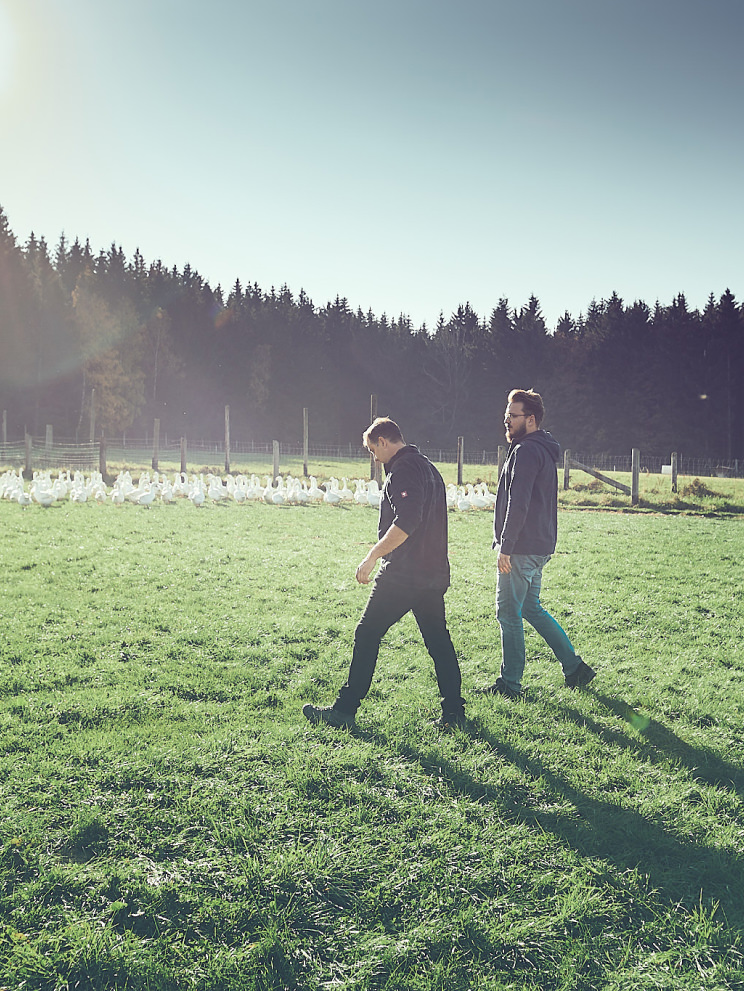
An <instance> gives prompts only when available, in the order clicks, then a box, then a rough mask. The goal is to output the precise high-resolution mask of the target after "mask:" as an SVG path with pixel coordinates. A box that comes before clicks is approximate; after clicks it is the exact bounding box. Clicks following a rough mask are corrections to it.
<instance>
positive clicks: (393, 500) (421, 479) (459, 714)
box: [302, 417, 465, 730]
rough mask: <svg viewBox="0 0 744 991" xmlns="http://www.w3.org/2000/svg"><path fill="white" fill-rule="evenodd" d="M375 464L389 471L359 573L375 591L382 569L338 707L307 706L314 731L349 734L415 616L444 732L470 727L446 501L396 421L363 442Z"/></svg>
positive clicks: (379, 426)
mask: <svg viewBox="0 0 744 991" xmlns="http://www.w3.org/2000/svg"><path fill="white" fill-rule="evenodd" d="M362 440H363V442H364V446H365V447H366V448H367V450H368V451H369V452H370V453H371V454H373V455H374V457H375V460H376V461H378V462H379V463H380V464H384V465H385V484H384V486H383V488H382V498H381V501H380V517H379V522H378V525H377V536H378V540H377V543H376V544H375V545H374V547H372V549H371V550H370V551H369V553H368V554H367V556H366V557H365V558H364V560H363V561H362V562H361V563H360V564H359V566H358V567H357V569H356V580H357V581H358V582H359V583H360V584H361V585H367V584H369V582H370V580H371V576H372V571H373V570H374V567H375V564H376V563H377V561H378V560H379V559H380V558H382V565H381V566H380V570H379V571H378V573H377V576H376V578H375V584H374V588H373V589H372V592H371V594H370V597H369V600H368V602H367V606H366V608H365V610H364V612H363V613H362V617H361V619H360V620H359V623H358V624H357V628H356V631H355V633H354V651H353V654H352V657H351V666H350V668H349V675H348V678H347V681H346V684H345V685H343V686H342V687H341V689H340V690H339V693H338V698H337V699H336V701H335V702H334V703H333V705H332V706H326V707H320V706H316V705H310V704H309V703H308V704H307V705H305V706H304V707H303V709H302V712H303V714H304V716H305V718H306V719H309V720H310V722H311V723H319V722H324V723H328V724H329V725H330V726H337V727H350V726H353V725H354V717H355V714H356V711H357V709H358V708H359V705H360V704H361V701H362V699H363V698H364V697H365V696H366V695H367V692H368V691H369V689H370V685H371V684H372V676H373V674H374V671H375V666H376V664H377V655H378V653H379V650H380V642H381V640H382V638H383V637H384V635H385V634H386V633H387V631H388V630H389V629H390V627H391V626H392V625H393V624H394V623H397V622H398V620H399V619H402V618H403V616H405V615H406V613H407V612H412V613H413V615H414V617H415V619H416V622H417V623H418V627H419V629H420V630H421V635H422V636H423V638H424V643H425V644H426V649H427V650H428V651H429V654H430V655H431V658H432V660H433V661H434V670H435V672H436V676H437V683H438V685H439V693H440V695H441V697H442V715H441V716H440V717H439V718H438V719H435V720H434V725H435V726H436V727H437V728H439V729H444V730H448V729H454V728H456V727H460V728H462V727H464V726H465V710H464V701H463V699H462V696H461V694H460V691H461V677H460V666H459V664H458V663H457V655H456V654H455V648H454V647H453V646H452V640H451V638H450V635H449V630H448V629H447V623H446V620H445V614H444V593H445V592H446V591H447V589H448V588H449V584H450V567H449V558H448V555H447V496H446V491H445V487H444V481H443V480H442V476H441V475H440V474H439V472H438V471H437V469H436V468H435V467H434V465H433V464H432V463H431V461H429V459H428V458H426V457H424V455H423V454H422V453H421V452H420V451H419V449H418V448H417V447H415V445H413V444H406V442H405V440H404V439H403V434H402V433H401V431H400V427H399V426H398V424H397V423H396V422H395V421H394V420H390V419H388V418H387V417H378V418H377V419H376V420H375V421H374V423H372V424H371V425H370V426H369V427H368V428H367V430H365V432H364V435H363V437H362Z"/></svg>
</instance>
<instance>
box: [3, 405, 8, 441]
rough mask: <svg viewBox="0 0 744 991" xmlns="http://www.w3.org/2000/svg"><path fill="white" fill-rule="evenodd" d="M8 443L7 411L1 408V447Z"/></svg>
mask: <svg viewBox="0 0 744 991" xmlns="http://www.w3.org/2000/svg"><path fill="white" fill-rule="evenodd" d="M7 443H8V411H7V410H6V409H4V410H3V447H5V445H6V444H7Z"/></svg>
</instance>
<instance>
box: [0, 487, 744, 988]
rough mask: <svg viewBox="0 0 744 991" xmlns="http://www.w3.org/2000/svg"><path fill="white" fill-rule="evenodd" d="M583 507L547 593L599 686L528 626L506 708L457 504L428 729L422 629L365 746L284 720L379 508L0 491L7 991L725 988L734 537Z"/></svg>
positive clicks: (322, 646) (737, 966)
mask: <svg viewBox="0 0 744 991" xmlns="http://www.w3.org/2000/svg"><path fill="white" fill-rule="evenodd" d="M492 470H494V469H492ZM319 474H320V473H319ZM346 474H347V475H349V477H352V474H353V473H352V472H346ZM449 480H453V479H448V481H449ZM583 481H584V482H589V476H584V479H583ZM664 482H665V483H666V484H667V485H668V482H669V480H668V479H665V480H664ZM685 483H686V484H691V483H690V481H689V480H685ZM706 483H707V484H708V486H709V489H710V490H715V491H720V490H721V487H722V486H723V485H726V484H727V483H726V480H718V479H715V480H706ZM719 483H720V485H719ZM584 491H585V496H586V499H589V500H591V499H594V500H601V499H602V498H603V496H604V495H605V494H606V493H605V492H604V491H598V490H596V489H594V490H592V489H587V490H584ZM667 494H668V490H667ZM667 494H664V493H661V492H660V493H659V495H660V498H661V495H664V499H665V500H666V499H667ZM581 497H582V490H579V491H578V492H577V493H576V501H577V505H576V507H575V508H574V509H569V510H562V511H561V514H560V521H559V529H560V538H559V547H558V551H557V553H556V555H555V556H554V558H553V560H552V561H551V562H550V564H549V565H548V567H547V568H546V571H545V578H544V593H543V599H544V602H545V604H546V606H547V607H548V608H549V609H551V611H552V612H553V613H554V614H555V615H556V617H557V618H558V619H559V621H560V622H561V623H562V624H563V625H564V626H565V628H566V630H567V632H568V633H569V635H570V636H571V638H572V640H573V642H574V644H575V645H576V648H577V650H578V651H579V652H580V653H581V654H582V655H583V657H584V658H585V660H587V661H588V662H589V663H590V664H592V666H594V667H595V668H596V669H597V671H598V676H597V678H596V680H595V681H594V682H593V683H592V685H591V686H590V688H589V689H588V690H585V691H583V692H576V693H572V692H570V691H568V690H567V689H566V688H565V687H564V686H563V680H562V677H561V673H560V670H559V668H558V665H557V664H556V663H555V662H553V661H551V658H550V655H549V652H548V651H547V649H546V648H545V645H544V644H543V642H542V641H541V640H540V639H539V638H537V637H536V635H534V634H532V633H528V636H527V646H528V666H527V671H526V684H527V686H528V690H527V694H526V698H525V699H524V700H523V701H519V702H511V701H509V700H506V699H502V698H500V697H498V698H488V697H486V698H484V697H479V696H477V695H476V694H474V693H473V689H474V688H476V687H477V686H480V685H484V684H487V683H489V682H491V681H493V680H494V678H495V677H496V675H497V674H498V667H499V663H500V648H499V642H498V641H499V637H498V627H497V624H496V621H495V618H494V615H493V598H494V591H495V581H496V574H495V562H494V558H493V555H492V553H491V551H490V539H491V518H490V514H489V513H487V512H475V511H474V512H471V513H465V514H458V513H452V514H451V515H450V550H451V561H452V571H453V585H452V588H451V589H450V591H449V592H448V595H447V605H448V618H449V624H450V628H451V631H452V635H453V640H454V642H455V645H456V647H457V650H458V653H459V656H460V658H461V666H462V670H463V679H464V693H465V696H466V698H467V700H468V707H467V714H468V718H469V728H468V730H467V731H465V732H460V731H457V732H455V733H452V734H446V735H441V734H439V733H438V732H437V731H436V730H435V729H434V728H433V727H431V726H430V725H429V721H430V720H431V719H433V718H434V717H435V716H436V715H437V714H438V697H437V691H436V683H435V680H434V673H433V665H432V663H431V661H430V659H429V657H428V655H427V654H426V651H425V649H424V647H423V645H422V643H421V641H420V637H419V634H418V630H417V628H416V625H415V623H414V621H413V620H412V618H411V617H406V619H404V620H403V621H402V622H401V623H400V624H398V625H397V626H396V627H394V628H393V629H392V630H391V631H390V633H389V634H388V636H387V637H386V639H385V641H384V643H383V648H382V651H381V654H380V661H379V665H378V669H377V675H376V678H375V681H374V683H373V688H372V691H371V693H370V695H369V697H368V699H367V700H366V702H365V704H364V706H363V708H362V709H361V710H360V713H359V715H358V726H357V729H356V730H355V731H353V732H349V731H337V730H333V729H330V728H329V727H326V726H318V727H312V726H310V725H309V724H308V723H307V722H306V721H305V720H304V719H303V717H302V714H301V709H302V705H303V703H305V702H308V701H309V702H316V703H320V704H330V703H331V702H332V701H333V698H334V695H335V691H336V688H337V687H338V685H339V684H340V683H341V682H342V681H343V679H344V678H345V674H346V670H347V666H348V661H349V656H350V648H351V643H352V638H353V631H354V626H355V624H356V621H357V619H358V616H359V613H360V611H361V609H362V607H363V605H364V603H365V601H366V598H367V595H368V589H367V588H363V587H361V586H359V585H357V583H356V582H355V580H354V570H355V568H356V565H357V563H358V562H359V561H360V560H361V558H362V557H363V556H364V554H365V553H366V550H367V548H368V547H369V546H370V545H371V543H372V542H373V540H374V536H375V529H376V513H375V512H374V511H373V510H371V509H368V508H366V507H359V506H356V505H349V504H347V505H341V506H327V505H322V504H321V505H313V506H306V507H299V506H269V505H265V504H263V503H248V504H245V505H243V506H238V505H235V504H227V503H218V504H207V505H205V506H204V507H202V508H200V509H196V508H195V507H193V506H192V505H191V503H189V502H188V501H184V500H181V501H179V502H178V503H177V504H175V505H161V504H155V505H153V507H152V508H150V509H148V508H145V507H140V506H135V505H131V504H124V505H123V506H119V507H116V506H113V505H110V504H105V505H95V504H91V503H87V504H84V505H74V504H70V503H59V504H56V505H54V506H52V507H51V508H49V509H46V510H45V509H42V508H41V507H39V506H30V507H28V508H27V509H22V508H21V507H20V506H18V505H16V504H14V503H8V502H0V527H2V534H3V537H2V542H1V543H0V559H1V560H2V570H3V577H4V581H3V591H2V596H1V597H0V617H1V621H0V989H2V991H11V989H12V991H21V989H23V991H31V989H39V991H42V989H43V991H71V989H82V991H85V989H125V988H126V989H136V991H144V989H148V991H150V989H152V991H156V989H157V991H165V989H168V991H170V989H173V991H175V989H178V991H181V989H199V991H217V989H220V991H221V989H226V991H238V989H240V991H254V989H256V991H258V989H260V991H279V989H301V991H331V989H344V991H346V989H349V991H351V989H353V991H372V989H375V991H378V989H379V991H382V989H385V991H440V989H441V991H486V989H488V991H496V989H499V991H501V989H515V991H516V989H519V991H523V989H527V991H536V989H553V991H559V989H560V991H596V989H612V991H625V989H634V991H646V989H649V991H650V989H669V991H672V989H674V991H680V989H682V991H701V989H709V991H722V989H737V988H739V989H741V988H744V941H743V939H742V927H743V926H744V799H743V796H744V770H743V767H744V737H743V735H742V723H743V721H744V691H743V689H742V684H743V680H742V675H743V673H744V647H743V646H742V644H743V643H744V522H742V521H741V520H740V519H738V518H736V517H735V516H732V515H725V514H726V513H727V512H729V510H727V509H725V508H721V507H720V506H719V507H717V508H716V507H714V506H712V504H708V506H707V508H706V505H705V503H704V500H705V499H706V498H711V497H709V496H704V495H701V494H700V492H698V493H697V494H694V493H693V494H691V495H690V497H689V504H690V507H692V508H691V509H688V510H687V511H684V510H682V509H681V508H680V507H677V511H670V510H669V508H667V509H666V510H665V509H664V508H663V507H658V506H657V507H656V509H655V510H654V511H651V509H650V507H649V506H646V507H643V506H642V507H641V508H642V509H645V511H643V512H640V513H632V514H631V513H625V512H596V511H593V509H592V504H591V502H589V503H586V502H585V503H583V504H582V503H581V502H580V501H579V500H580V498H581ZM612 498H614V496H612ZM621 498H623V500H624V504H627V503H628V502H629V500H627V499H626V498H625V497H621ZM727 498H728V496H727ZM737 498H738V495H737V494H736V492H735V491H734V490H733V489H732V495H731V496H730V499H729V503H728V504H729V505H731V506H733V505H736V500H737ZM693 511H694V512H696V513H697V515H693ZM716 511H718V515H717V516H716V515H714V513H715V512H716ZM705 513H708V514H709V515H705ZM722 514H723V515H722Z"/></svg>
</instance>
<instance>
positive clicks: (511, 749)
mask: <svg viewBox="0 0 744 991" xmlns="http://www.w3.org/2000/svg"><path fill="white" fill-rule="evenodd" d="M357 735H363V736H365V737H367V738H368V739H370V740H372V741H374V742H375V743H376V744H378V745H383V746H385V747H386V748H389V749H391V750H393V751H396V752H398V753H399V754H400V755H401V756H403V757H406V758H408V759H413V760H415V761H417V763H418V764H419V765H420V766H421V767H422V769H423V770H424V771H425V772H426V773H427V774H430V775H431V776H432V778H434V779H435V780H436V781H437V783H438V786H439V787H440V788H441V787H442V785H446V786H447V788H448V789H449V791H450V793H451V794H452V795H453V796H455V797H456V796H457V795H461V796H464V797H467V798H469V799H471V800H473V801H475V802H479V803H483V802H489V803H493V804H494V805H496V806H498V808H499V810H500V813H501V815H502V816H503V818H504V819H505V820H506V821H507V822H511V823H524V824H527V825H530V826H534V827H535V828H536V829H539V830H540V831H541V832H546V833H551V834H552V835H553V836H554V837H555V838H556V839H557V840H559V841H560V842H561V843H563V844H565V845H566V846H567V847H569V848H571V849H572V850H574V851H575V852H576V853H578V854H579V855H580V856H582V857H585V858H591V859H599V860H605V861H607V862H608V863H611V864H614V865H615V867H616V868H617V869H618V870H619V871H620V872H621V873H622V872H624V871H629V870H637V871H639V872H640V873H641V874H643V875H645V876H647V877H648V881H649V884H650V885H651V887H652V889H654V890H655V891H656V892H657V894H658V896H659V897H661V898H663V899H664V900H667V901H668V902H669V904H670V905H671V906H680V907H683V908H684V909H686V910H687V911H688V912H690V913H694V912H696V911H699V909H700V907H701V905H707V906H708V907H709V908H710V909H711V910H713V909H714V907H715V906H716V905H717V906H719V907H720V910H721V911H722V912H723V913H724V914H725V916H726V920H727V923H728V925H729V926H730V927H732V928H734V929H739V928H741V926H742V925H744V903H743V902H742V899H741V892H742V890H744V861H742V859H741V858H738V857H737V856H735V855H734V854H732V853H730V852H728V851H726V850H722V849H718V848H715V847H711V846H706V845H705V844H704V843H698V842H695V841H693V840H686V839H681V838H680V837H678V836H675V835H674V834H673V833H672V832H671V831H670V829H669V828H668V827H667V826H666V825H664V824H663V823H661V822H659V821H654V820H652V819H651V818H647V817H646V816H644V815H643V814H642V813H641V812H639V811H635V810H633V809H628V808H624V807H623V806H622V805H621V804H620V801H619V799H620V796H618V801H617V802H614V801H611V800H608V801H603V800H601V799H597V798H592V797H590V796H589V795H587V794H586V793H585V792H583V791H580V790H578V789H577V788H575V787H574V786H573V785H572V784H570V783H569V782H568V781H567V780H566V779H565V778H563V777H561V776H560V775H559V774H557V773H556V772H555V770H554V769H553V768H551V767H550V766H549V765H548V764H547V763H545V762H544V761H543V760H541V759H540V758H539V757H535V756H533V755H532V754H528V753H526V752H525V751H524V750H522V749H520V748H519V747H518V746H515V745H514V744H512V743H511V742H509V741H507V740H504V739H500V738H497V737H496V736H495V735H494V734H492V733H490V732H489V731H488V730H486V729H484V728H483V727H482V726H473V727H472V729H471V731H470V733H469V735H470V736H472V737H473V738H476V739H478V740H481V741H482V742H484V743H485V744H487V745H488V746H489V747H490V748H491V750H492V751H493V752H494V753H495V754H497V755H498V756H499V757H501V758H502V759H503V760H505V761H508V762H509V763H510V764H512V765H513V766H515V767H517V768H519V770H520V771H521V772H522V774H523V775H524V777H525V778H526V779H527V781H526V782H525V784H523V785H522V784H520V783H514V782H508V783H506V784H505V785H503V786H499V785H492V784H486V783H484V782H483V781H480V780H478V779H477V778H476V777H474V776H473V775H472V774H471V773H470V772H469V771H468V770H466V769H465V768H464V767H463V766H462V765H461V764H459V763H458V762H457V761H453V760H450V759H449V758H446V757H444V755H442V754H441V753H439V754H436V755H434V756H432V755H429V754H427V753H425V752H424V751H423V750H419V749H418V748H416V747H413V746H410V745H407V744H401V742H400V740H397V741H396V740H394V739H390V738H388V737H387V736H385V734H383V733H379V732H375V733H369V734H368V733H359V732H358V731H357ZM675 739H676V738H675ZM613 742H615V741H613ZM534 785H538V789H537V790H538V791H539V790H545V789H547V790H549V791H550V792H551V793H552V796H553V798H559V799H561V800H562V803H561V804H562V808H561V809H560V810H556V809H555V808H552V807H551V805H552V804H554V803H552V802H551V801H550V800H548V801H546V800H545V799H544V798H541V799H538V798H536V797H535V794H534V792H535V789H534ZM566 803H568V804H570V806H571V808H569V809H566V808H565V806H566Z"/></svg>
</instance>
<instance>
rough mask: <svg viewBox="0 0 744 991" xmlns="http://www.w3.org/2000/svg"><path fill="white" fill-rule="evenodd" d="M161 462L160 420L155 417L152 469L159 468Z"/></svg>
mask: <svg viewBox="0 0 744 991" xmlns="http://www.w3.org/2000/svg"><path fill="white" fill-rule="evenodd" d="M159 463H160V420H159V419H158V418H157V417H155V422H154V423H153V425H152V470H153V471H157V470H158V464H159Z"/></svg>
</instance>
